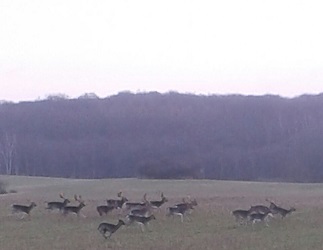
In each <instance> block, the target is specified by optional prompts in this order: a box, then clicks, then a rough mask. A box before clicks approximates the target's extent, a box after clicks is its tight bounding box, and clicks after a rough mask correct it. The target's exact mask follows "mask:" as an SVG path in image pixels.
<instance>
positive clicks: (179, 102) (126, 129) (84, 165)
mask: <svg viewBox="0 0 323 250" xmlns="http://www.w3.org/2000/svg"><path fill="white" fill-rule="evenodd" d="M322 104H323V94H319V95H303V96H299V97H295V98H282V97H279V96H273V95H265V96H242V95H225V96H224V95H209V96H205V95H193V94H180V93H176V92H170V93H166V94H160V93H157V92H150V93H139V94H133V93H130V92H122V93H119V94H117V95H114V96H111V97H107V98H101V99H100V98H97V97H96V96H95V95H84V96H82V98H77V99H68V98H67V97H66V96H51V97H50V98H47V99H45V100H38V101H34V102H20V103H10V102H2V103H1V104H0V173H1V174H17V175H37V176H53V177H71V178H112V177H113V178H114V177H142V178H209V179H222V180H227V179H230V180H274V181H297V182H321V181H322V180H323V153H322V152H323V110H322V108H321V107H322V106H323V105H322Z"/></svg>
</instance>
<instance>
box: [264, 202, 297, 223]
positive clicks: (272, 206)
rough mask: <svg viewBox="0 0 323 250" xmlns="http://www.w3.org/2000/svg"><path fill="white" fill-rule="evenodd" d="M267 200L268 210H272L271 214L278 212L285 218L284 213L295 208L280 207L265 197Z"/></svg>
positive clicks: (286, 213) (288, 212) (290, 211)
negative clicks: (268, 203)
mask: <svg viewBox="0 0 323 250" xmlns="http://www.w3.org/2000/svg"><path fill="white" fill-rule="evenodd" d="M266 200H267V201H268V202H270V206H269V208H270V210H271V212H272V214H280V216H281V218H282V219H283V218H285V217H286V215H288V214H290V213H292V212H294V211H296V209H295V208H294V207H291V208H290V209H285V208H282V207H279V206H277V205H276V204H275V203H274V202H272V201H269V200H268V199H266Z"/></svg>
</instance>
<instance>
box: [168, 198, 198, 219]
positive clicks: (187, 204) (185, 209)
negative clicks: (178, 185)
mask: <svg viewBox="0 0 323 250" xmlns="http://www.w3.org/2000/svg"><path fill="white" fill-rule="evenodd" d="M194 206H197V202H196V200H195V199H194V200H193V201H186V200H185V199H183V203H179V204H176V205H174V206H172V207H168V208H167V216H170V215H172V216H174V215H178V216H180V217H181V222H182V223H183V222H184V215H185V214H187V213H189V212H190V211H191V210H192V209H194Z"/></svg>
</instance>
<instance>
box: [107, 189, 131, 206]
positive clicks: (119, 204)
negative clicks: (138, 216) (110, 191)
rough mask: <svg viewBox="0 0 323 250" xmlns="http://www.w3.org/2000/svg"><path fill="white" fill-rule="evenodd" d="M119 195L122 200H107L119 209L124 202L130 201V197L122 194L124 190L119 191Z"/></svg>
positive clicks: (109, 204) (110, 204)
mask: <svg viewBox="0 0 323 250" xmlns="http://www.w3.org/2000/svg"><path fill="white" fill-rule="evenodd" d="M118 197H121V199H120V200H115V199H109V200H107V203H108V206H113V207H115V208H117V209H120V208H122V206H123V204H124V203H125V202H127V201H128V199H127V198H126V197H124V196H122V192H119V193H118Z"/></svg>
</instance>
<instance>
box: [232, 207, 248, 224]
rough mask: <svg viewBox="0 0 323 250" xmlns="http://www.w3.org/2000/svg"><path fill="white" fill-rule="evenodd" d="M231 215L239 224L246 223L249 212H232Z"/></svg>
mask: <svg viewBox="0 0 323 250" xmlns="http://www.w3.org/2000/svg"><path fill="white" fill-rule="evenodd" d="M231 214H232V215H233V216H234V217H235V219H236V222H239V223H240V224H242V223H244V222H247V221H248V216H249V214H250V209H249V210H240V209H238V210H234V211H232V212H231Z"/></svg>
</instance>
